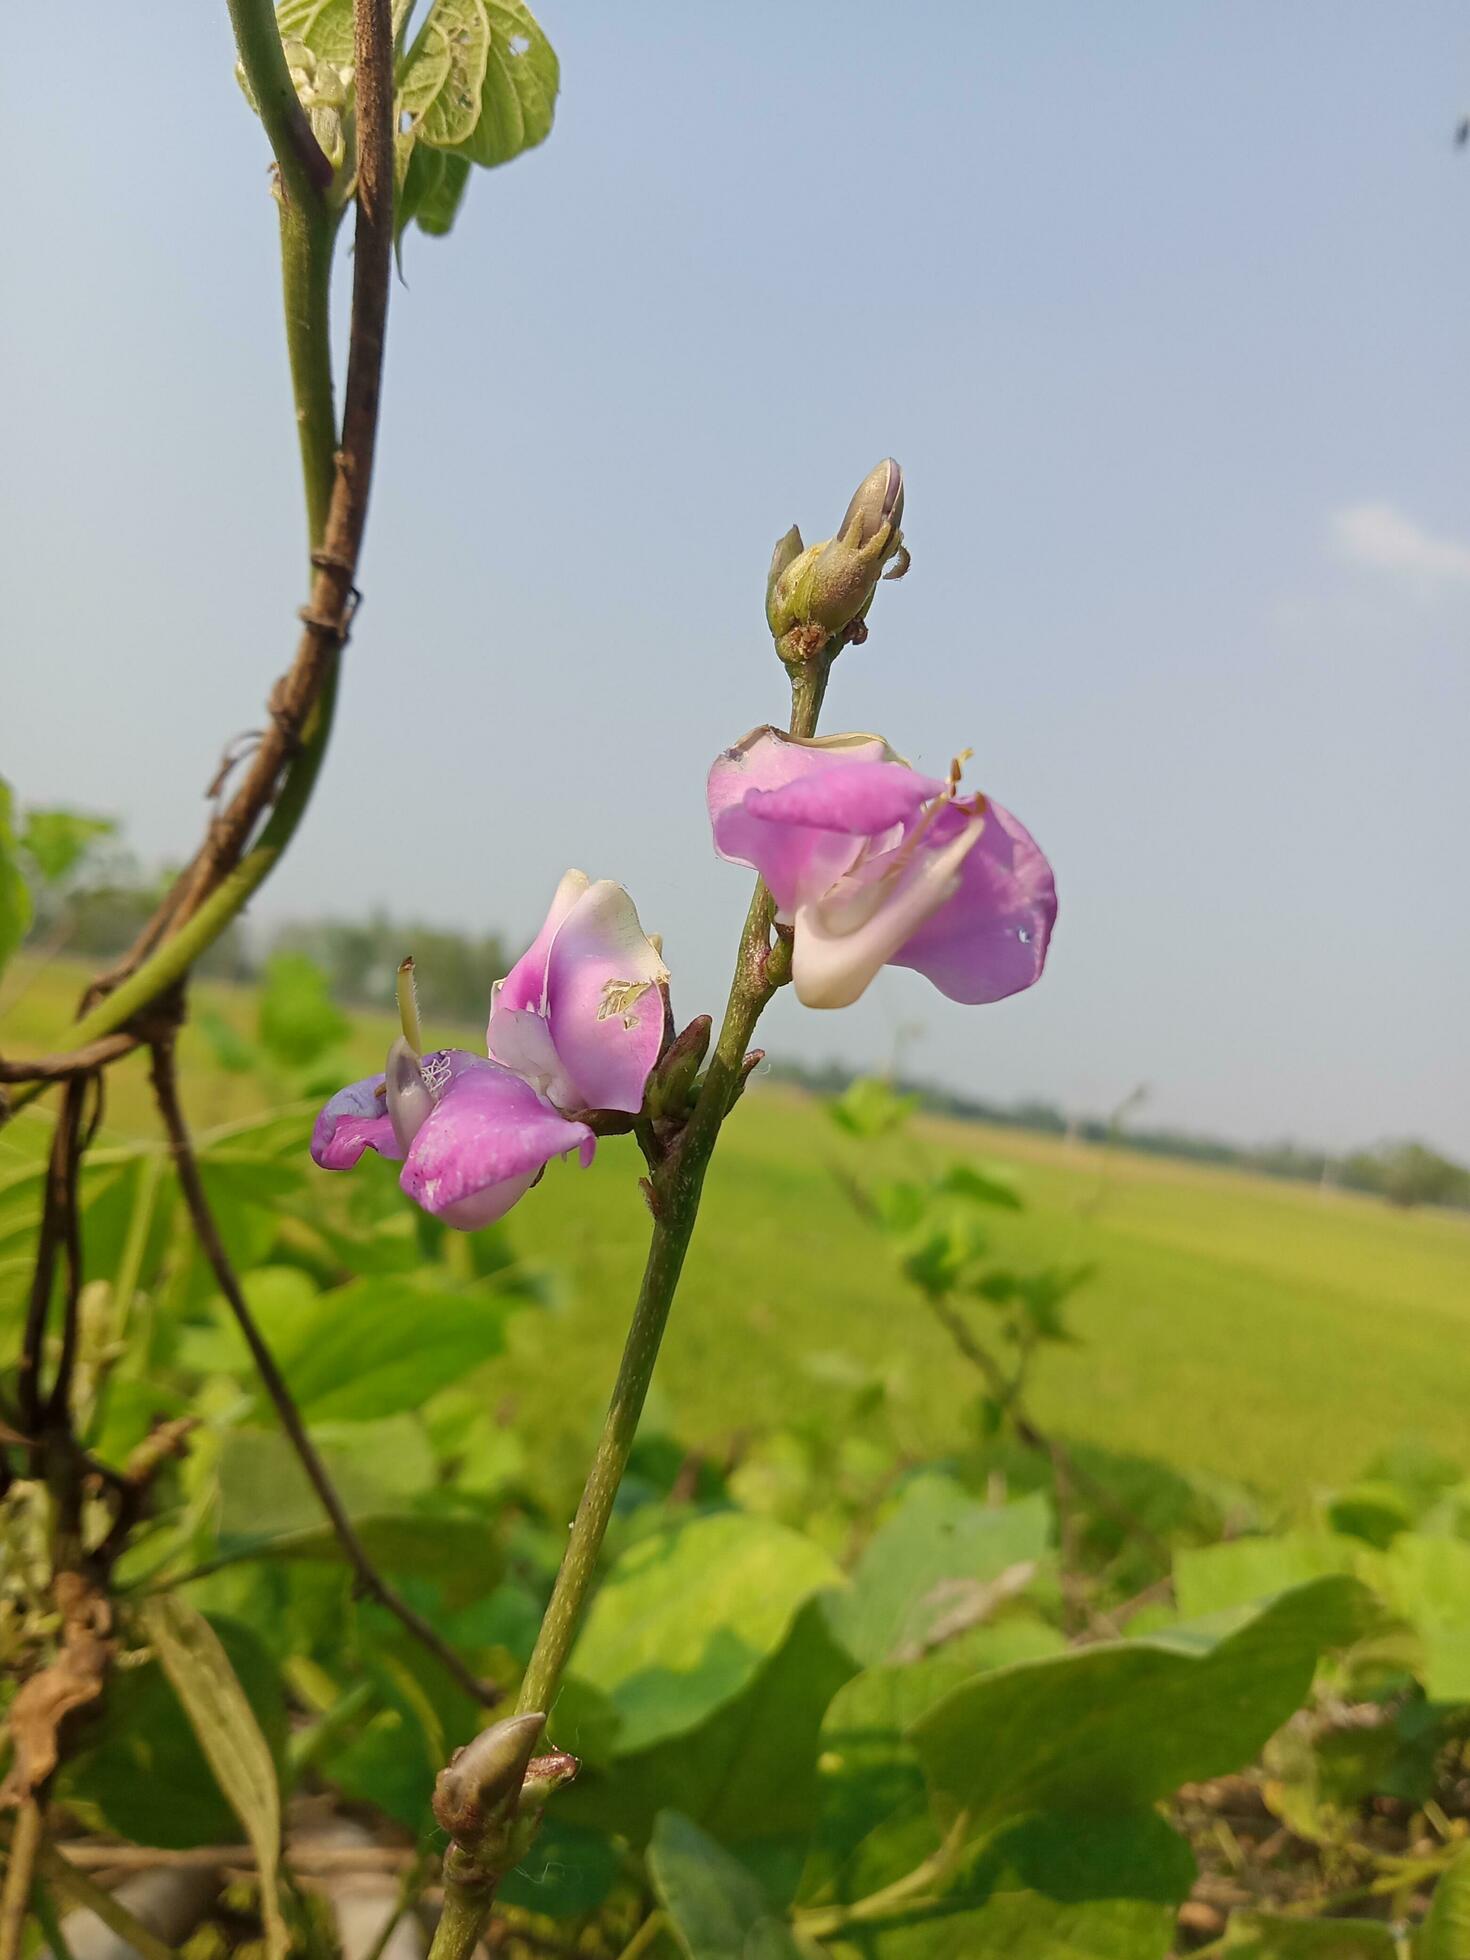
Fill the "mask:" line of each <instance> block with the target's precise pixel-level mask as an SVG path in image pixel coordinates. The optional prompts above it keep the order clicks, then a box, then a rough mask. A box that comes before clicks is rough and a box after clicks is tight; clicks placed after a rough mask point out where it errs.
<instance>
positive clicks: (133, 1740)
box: [56, 1621, 286, 1850]
mask: <svg viewBox="0 0 1470 1960" xmlns="http://www.w3.org/2000/svg"><path fill="white" fill-rule="evenodd" d="M214 1630H215V1632H216V1634H217V1635H218V1637H219V1638H220V1640H221V1641H222V1642H223V1644H224V1649H225V1652H226V1654H227V1656H228V1657H229V1661H230V1665H231V1667H232V1669H233V1670H234V1674H235V1677H236V1679H237V1680H238V1681H239V1682H240V1683H241V1685H242V1687H243V1689H244V1692H245V1694H246V1696H247V1698H248V1700H249V1704H250V1707H251V1709H252V1710H253V1719H254V1721H255V1722H256V1724H257V1725H258V1727H259V1729H260V1730H261V1731H262V1732H263V1733H264V1735H265V1736H266V1738H267V1740H268V1741H269V1743H270V1745H271V1747H272V1749H273V1750H274V1752H275V1754H276V1756H277V1757H278V1758H279V1756H280V1754H281V1753H282V1751H283V1750H284V1748H285V1739H286V1711H285V1706H284V1703H283V1700H282V1693H281V1678H280V1673H279V1671H278V1669H277V1667H276V1665H275V1663H274V1662H273V1661H272V1659H271V1657H270V1655H269V1654H268V1653H267V1652H266V1650H265V1649H264V1647H263V1646H262V1644H261V1642H260V1641H259V1639H258V1638H257V1637H256V1636H255V1635H254V1634H253V1633H251V1632H250V1631H249V1630H248V1629H247V1628H245V1627H241V1626H234V1625H231V1624H229V1623H228V1622H226V1621H219V1622H218V1623H216V1624H215V1628H214ZM139 1658H141V1657H139ZM73 1746H74V1748H75V1753H74V1754H71V1755H68V1756H67V1757H66V1759H65V1760H64V1762H63V1764H62V1767H61V1768H60V1770H58V1772H57V1791H56V1794H57V1797H58V1799H59V1800H60V1801H61V1802H62V1803H63V1804H64V1805H65V1806H66V1808H67V1809H68V1810H71V1811H75V1812H76V1814H77V1815H78V1816H80V1817H81V1818H83V1819H84V1820H85V1821H86V1822H87V1823H88V1825H89V1826H91V1827H93V1828H96V1829H98V1830H104V1831H110V1832H113V1833H115V1834H116V1835H117V1836H118V1837H123V1838H127V1839H129V1840H130V1841H131V1842H132V1843H134V1844H153V1845H158V1846H160V1847H162V1848H163V1849H165V1850H187V1849H188V1848H189V1847H190V1846H192V1845H198V1844H225V1843H228V1842H229V1841H230V1839H231V1838H232V1837H233V1836H234V1835H235V1834H236V1833H237V1831H238V1829H239V1826H238V1824H237V1822H236V1820H235V1816H234V1813H233V1812H232V1810H231V1809H230V1806H229V1804H228V1803H227V1802H226V1801H225V1799H224V1798H223V1796H222V1795H221V1793H220V1788H219V1784H218V1782H217V1781H216V1779H215V1776H214V1774H213V1772H212V1771H211V1769H210V1766H209V1764H208V1762H207V1761H206V1759H205V1757H204V1755H203V1753H202V1751H201V1749H200V1745H199V1741H198V1739H197V1737H196V1735H195V1732H194V1728H193V1726H192V1723H191V1722H190V1720H189V1719H188V1718H187V1717H186V1715H185V1713H184V1711H183V1709H182V1708H181V1707H180V1705H179V1697H178V1696H177V1695H176V1694H175V1692H174V1690H173V1688H172V1686H171V1685H170V1683H169V1680H168V1678H167V1676H166V1675H165V1674H164V1672H163V1669H162V1668H161V1667H160V1665H159V1664H158V1661H157V1660H156V1659H152V1660H145V1661H143V1663H142V1665H133V1666H128V1667H115V1668H114V1669H113V1670H112V1673H111V1675H110V1677H109V1679H108V1683H107V1694H106V1696H105V1698H104V1701H103V1704H102V1709H101V1713H100V1714H99V1715H98V1716H96V1717H94V1718H91V1719H89V1720H88V1722H87V1723H86V1724H85V1726H83V1727H79V1728H78V1731H77V1735H76V1739H75V1743H74V1745H73Z"/></svg>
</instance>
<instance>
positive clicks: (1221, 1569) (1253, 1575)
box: [1174, 1531, 1363, 1620]
mask: <svg viewBox="0 0 1470 1960" xmlns="http://www.w3.org/2000/svg"><path fill="white" fill-rule="evenodd" d="M1362 1553H1363V1547H1362V1546H1361V1545H1360V1544H1359V1543H1358V1542H1357V1541H1356V1540H1354V1539H1351V1538H1346V1537H1340V1536H1338V1535H1337V1534H1335V1533H1332V1532H1325V1531H1289V1532H1283V1533H1281V1534H1280V1535H1279V1536H1276V1537H1270V1538H1233V1539H1228V1540H1227V1541H1226V1542H1225V1543H1224V1544H1220V1545H1204V1546H1200V1547H1190V1546H1186V1547H1183V1548H1181V1549H1180V1550H1179V1551H1178V1552H1176V1553H1175V1555H1174V1597H1175V1599H1176V1600H1177V1601H1178V1603H1179V1611H1180V1613H1181V1614H1182V1615H1183V1617H1184V1618H1185V1619H1190V1620H1194V1619H1203V1618H1204V1617H1205V1615H1206V1614H1209V1613H1219V1612H1222V1611H1224V1610H1225V1609H1226V1608H1228V1607H1231V1606H1249V1605H1253V1604H1254V1603H1255V1602H1256V1601H1258V1600H1262V1599H1271V1598H1273V1597H1274V1596H1275V1595H1276V1594H1277V1593H1280V1592H1285V1591H1286V1589H1287V1588H1288V1587H1289V1586H1300V1585H1305V1584H1306V1582H1307V1581H1308V1580H1309V1579H1321V1578H1325V1577H1326V1576H1327V1575H1328V1574H1330V1573H1333V1572H1352V1573H1358V1572H1360V1571H1361V1568H1362V1563H1363V1560H1362Z"/></svg>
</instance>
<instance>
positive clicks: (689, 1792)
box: [557, 1595, 853, 1877]
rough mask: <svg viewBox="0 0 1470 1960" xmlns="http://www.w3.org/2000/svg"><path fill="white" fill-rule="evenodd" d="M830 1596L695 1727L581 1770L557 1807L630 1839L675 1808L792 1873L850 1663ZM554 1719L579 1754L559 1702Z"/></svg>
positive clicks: (815, 1602)
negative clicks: (831, 1712) (821, 1743)
mask: <svg viewBox="0 0 1470 1960" xmlns="http://www.w3.org/2000/svg"><path fill="white" fill-rule="evenodd" d="M830 1597H831V1595H821V1596H818V1597H817V1598H814V1599H811V1600H808V1602H807V1604H806V1605H805V1606H804V1607H802V1609H801V1611H800V1612H799V1613H798V1614H797V1616H796V1620H795V1622H794V1624H793V1625H792V1628H791V1631H790V1633H789V1634H788V1635H787V1637H786V1639H785V1640H784V1641H783V1642H782V1644H781V1646H780V1647H779V1648H778V1649H777V1650H776V1652H775V1653H774V1654H773V1655H772V1656H771V1657H770V1659H769V1660H767V1661H766V1662H765V1664H764V1665H763V1666H762V1667H761V1668H760V1670H759V1671H758V1672H757V1674H756V1675H755V1677H754V1679H753V1680H752V1681H751V1683H750V1685H749V1686H748V1687H747V1688H746V1689H745V1691H744V1692H743V1693H742V1694H739V1695H737V1696H736V1697H735V1699H734V1700H733V1701H729V1702H727V1703H726V1704H725V1705H724V1707H723V1708H720V1709H717V1710H716V1712H715V1713H714V1714H713V1715H712V1716H710V1717H709V1719H708V1720H707V1721H706V1722H704V1723H703V1724H701V1726H700V1727H699V1728H697V1729H694V1730H691V1731H688V1732H686V1733H685V1734H683V1735H680V1736H678V1737H675V1738H674V1739H672V1740H670V1741H668V1742H664V1743H659V1744H656V1745H655V1746H654V1747H653V1748H652V1749H646V1750H643V1751H641V1752H640V1753H638V1754H636V1755H631V1756H621V1757H619V1758H618V1760H616V1761H615V1762H613V1763H611V1764H610V1765H609V1766H607V1767H606V1768H604V1769H602V1770H597V1769H593V1770H591V1771H590V1772H587V1773H585V1774H584V1775H583V1776H582V1777H581V1778H579V1779H578V1782H577V1784H576V1785H575V1787H574V1788H573V1789H571V1790H569V1791H567V1792H566V1793H565V1794H564V1795H563V1796H561V1797H558V1799H557V1805H558V1808H559V1809H562V1810H564V1811H565V1812H566V1813H567V1814H568V1815H571V1816H574V1817H576V1818H577V1819H579V1820H581V1821H584V1822H590V1823H594V1824H598V1825H600V1826H602V1827H603V1828H605V1829H607V1830H610V1831H613V1830H615V1831H616V1832H617V1833H618V1834H619V1835H620V1836H624V1837H627V1838H629V1839H631V1840H632V1841H633V1842H634V1843H639V1842H642V1841H643V1840H644V1839H645V1838H646V1837H647V1835H648V1833H649V1832H650V1831H651V1830H652V1828H653V1821H654V1818H655V1816H656V1815H657V1813H658V1812H659V1811H660V1810H662V1809H665V1808H673V1809H677V1810H679V1811H682V1812H683V1814H684V1815H685V1816H687V1817H690V1818H692V1819H693V1820H694V1821H695V1822H696V1823H697V1824H700V1825H701V1826H702V1827H703V1828H704V1829H706V1830H709V1831H713V1832H714V1833H715V1834H716V1836H718V1837H719V1839H720V1840H721V1842H722V1843H724V1844H728V1845H738V1846H740V1847H741V1848H742V1850H743V1849H744V1848H745V1847H746V1846H747V1845H748V1844H751V1843H754V1842H756V1841H760V1842H761V1843H762V1844H763V1845H764V1846H765V1847H766V1848H767V1851H768V1853H769V1859H775V1858H777V1857H781V1858H784V1859H785V1860H786V1862H787V1865H788V1871H789V1874H790V1876H792V1877H794V1875H795V1867H796V1864H797V1863H798V1861H799V1859H800V1858H801V1856H802V1855H803V1853H804V1850H805V1841H806V1839H807V1837H808V1836H809V1835H810V1833H811V1831H812V1828H813V1826H814V1825H815V1823H816V1820H817V1815H818V1809H819V1788H818V1776H817V1739H818V1736H819V1734H820V1733H821V1728H822V1721H823V1717H824V1715H825V1714H826V1711H827V1708H828V1705H829V1704H830V1702H831V1700H832V1697H833V1696H834V1695H835V1694H836V1693H837V1691H838V1690H839V1689H840V1688H841V1686H842V1684H843V1682H844V1681H846V1680H847V1679H848V1678H849V1677H850V1676H851V1674H852V1671H853V1669H852V1662H851V1660H850V1659H849V1658H848V1656H847V1654H846V1653H845V1652H844V1651H843V1650H842V1648H840V1647H839V1646H838V1645H837V1644H836V1642H835V1641H834V1640H833V1638H832V1634H831V1632H830V1630H829V1628H828V1625H827V1614H826V1611H825V1610H824V1609H825V1607H826V1604H827V1600H828V1599H829V1598H830ZM558 1725H559V1728H558V1732H559V1733H560V1734H562V1735H563V1736H564V1738H565V1741H566V1744H567V1746H568V1747H569V1748H570V1749H572V1750H573V1752H574V1753H576V1754H581V1753H582V1746H581V1742H580V1738H579V1736H578V1735H577V1734H575V1733H573V1732H572V1730H571V1729H570V1728H568V1727H566V1726H563V1713H562V1710H561V1709H560V1708H559V1710H558ZM612 1747H613V1749H614V1750H616V1747H617V1744H616V1740H614V1742H613V1745H612ZM769 1859H768V1862H769Z"/></svg>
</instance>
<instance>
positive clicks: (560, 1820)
mask: <svg viewBox="0 0 1470 1960" xmlns="http://www.w3.org/2000/svg"><path fill="white" fill-rule="evenodd" d="M621 1869H622V1859H621V1857H620V1855H619V1852H618V1848H617V1846H616V1845H615V1844H614V1843H613V1841H612V1839H611V1838H610V1837H608V1836H607V1835H606V1833H604V1832H602V1831H589V1830H586V1829H584V1828H583V1827H582V1826H580V1825H577V1824H573V1823H569V1822H568V1821H567V1819H566V1818H565V1817H564V1816H563V1815H562V1814H561V1812H560V1809H559V1807H558V1806H555V1805H554V1806H553V1807H552V1808H551V1809H550V1810H549V1811H548V1812H547V1815H546V1821H545V1822H544V1823H543V1824H542V1826H541V1829H540V1830H539V1831H538V1832H537V1834H536V1841H535V1843H534V1844H533V1845H532V1846H531V1849H530V1850H529V1851H528V1852H527V1854H526V1856H525V1857H524V1858H523V1859H522V1860H521V1862H520V1864H519V1865H517V1866H516V1868H515V1870H514V1871H512V1872H509V1873H507V1875H506V1876H505V1877H504V1878H503V1879H502V1880H501V1881H500V1884H499V1885H498V1886H497V1887H496V1892H495V1896H496V1898H497V1899H498V1900H499V1901H500V1902H501V1903H502V1904H504V1905H508V1906H518V1907H519V1908H520V1910H521V1911H522V1912H539V1913H545V1914H546V1915H547V1917H548V1918H551V1919H573V1918H577V1917H579V1916H580V1915H581V1914H582V1913H586V1912H592V1911H594V1910H595V1909H596V1908H597V1907H598V1906H600V1905H601V1904H602V1902H603V1900H604V1899H605V1898H606V1897H607V1895H608V1893H609V1892H610V1891H611V1890H612V1888H613V1885H614V1883H615V1882H616V1880H617V1877H618V1874H619V1872H620V1870H621Z"/></svg>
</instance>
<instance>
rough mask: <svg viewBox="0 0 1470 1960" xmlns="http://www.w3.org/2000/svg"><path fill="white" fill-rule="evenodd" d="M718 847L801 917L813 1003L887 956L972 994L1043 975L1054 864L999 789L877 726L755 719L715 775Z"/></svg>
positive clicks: (799, 973)
mask: <svg viewBox="0 0 1470 1960" xmlns="http://www.w3.org/2000/svg"><path fill="white" fill-rule="evenodd" d="M708 795H709V813H710V822H711V824H712V826H713V828H714V841H715V849H716V850H717V851H718V852H719V854H720V856H721V857H723V858H726V859H727V860H729V861H730V862H732V863H735V864H745V865H749V866H750V867H751V869H752V870H755V871H758V872H759V873H760V875H761V877H762V878H764V880H765V881H766V884H767V886H768V887H769V888H770V891H771V895H772V897H773V898H774V899H775V901H776V906H777V912H776V917H777V921H778V923H780V924H783V925H789V926H791V927H792V928H793V939H792V961H791V977H792V981H793V983H794V985H795V988H796V994H797V998H798V999H799V1000H801V1001H802V1002H803V1003H804V1005H806V1006H807V1007H846V1006H849V1005H850V1004H851V1003H852V1002H853V1001H855V1000H856V999H857V998H858V996H859V995H860V994H861V993H862V992H863V991H864V989H865V988H866V987H867V986H868V984H869V982H870V981H871V980H872V979H873V977H874V975H875V974H876V973H877V972H878V969H879V968H880V967H882V966H908V967H913V968H914V969H915V970H916V971H917V972H919V973H922V974H924V975H925V976H926V978H928V979H929V980H931V981H932V982H933V983H934V985H935V986H936V987H938V989H939V991H940V992H941V993H942V994H947V995H948V996H949V998H950V999H951V1000H957V1001H963V1002H966V1003H967V1004H970V1005H976V1004H978V1003H980V1002H982V1001H992V1000H1002V999H1004V998H1005V996H1006V995H1007V994H1015V993H1019V992H1020V991H1021V990H1022V989H1023V988H1025V987H1029V986H1031V985H1032V984H1033V982H1035V981H1036V980H1038V979H1040V977H1041V969H1042V967H1043V965H1044V964H1045V962H1046V949H1047V942H1048V940H1049V939H1050V937H1051V930H1052V925H1053V922H1054V920H1055V918H1056V911H1057V899H1056V888H1055V886H1054V885H1053V883H1052V874H1051V867H1050V865H1048V863H1047V861H1046V859H1045V858H1044V857H1043V856H1042V853H1041V851H1040V849H1039V847H1038V846H1037V844H1036V842H1035V840H1034V839H1033V838H1032V836H1031V834H1030V832H1029V831H1027V830H1026V829H1025V828H1024V826H1023V825H1021V824H1020V823H1018V822H1017V821H1016V819H1015V818H1014V817H1013V816H1012V815H1011V814H1010V812H1009V811H1008V810H1003V809H1002V808H1001V806H1000V805H999V804H998V803H995V802H992V801H991V800H990V798H988V797H985V796H979V795H970V796H965V795H961V794H960V790H959V765H958V763H957V764H956V765H955V767H954V769H953V770H952V771H951V774H950V778H949V780H948V781H947V782H941V781H939V780H938V779H937V778H935V777H933V776H924V775H920V774H919V772H918V771H917V770H915V769H911V768H910V767H909V766H908V764H907V763H906V762H904V761H903V760H902V759H901V758H900V757H899V756H897V755H895V754H894V752H893V750H892V749H890V748H889V746H888V744H887V743H886V742H885V741H884V740H883V738H882V737H881V736H880V735H826V736H820V737H817V738H814V739H811V740H804V739H802V738H801V737H798V736H792V735H785V734H782V733H781V732H780V731H779V730H777V729H775V728H757V729H754V730H752V732H751V733H750V734H749V735H747V736H746V737H745V739H744V741H742V742H739V743H737V744H736V746H735V747H734V748H732V749H727V750H726V751H725V753H724V754H723V755H722V756H720V757H718V759H717V760H716V762H715V764H714V767H713V768H712V769H711V770H710V775H709V787H708Z"/></svg>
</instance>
